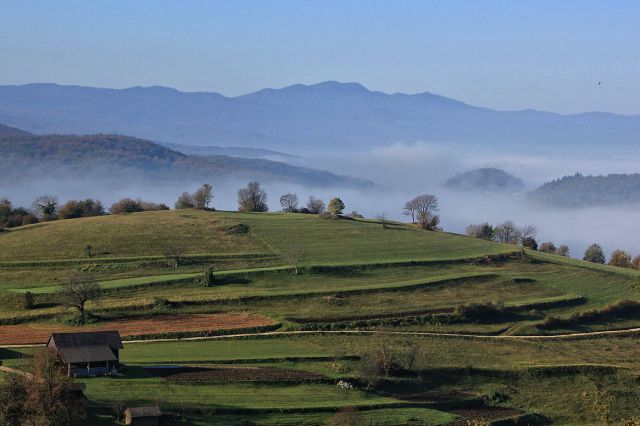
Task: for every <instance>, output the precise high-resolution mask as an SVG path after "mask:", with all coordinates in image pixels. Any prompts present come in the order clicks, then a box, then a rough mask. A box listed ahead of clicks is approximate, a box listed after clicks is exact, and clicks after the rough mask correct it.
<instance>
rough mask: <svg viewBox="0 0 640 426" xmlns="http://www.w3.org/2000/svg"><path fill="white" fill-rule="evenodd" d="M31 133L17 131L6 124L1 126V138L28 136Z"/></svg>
mask: <svg viewBox="0 0 640 426" xmlns="http://www.w3.org/2000/svg"><path fill="white" fill-rule="evenodd" d="M30 134H31V133H29V132H25V131H24V130H20V129H16V128H15V127H9V126H5V125H4V124H0V138H2V137H7V136H28V135H30Z"/></svg>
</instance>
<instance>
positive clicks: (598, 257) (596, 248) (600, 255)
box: [582, 244, 606, 264]
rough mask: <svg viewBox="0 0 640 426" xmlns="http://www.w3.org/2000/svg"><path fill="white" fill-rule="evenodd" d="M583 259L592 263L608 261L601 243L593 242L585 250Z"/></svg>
mask: <svg viewBox="0 0 640 426" xmlns="http://www.w3.org/2000/svg"><path fill="white" fill-rule="evenodd" d="M582 260H586V261H587V262H592V263H602V264H604V263H605V262H606V258H605V256H604V251H603V250H602V247H600V245H599V244H591V245H590V246H589V247H587V249H586V250H585V252H584V256H583V257H582Z"/></svg>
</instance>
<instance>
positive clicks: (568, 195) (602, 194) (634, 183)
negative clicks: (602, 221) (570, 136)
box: [529, 173, 640, 207]
mask: <svg viewBox="0 0 640 426" xmlns="http://www.w3.org/2000/svg"><path fill="white" fill-rule="evenodd" d="M529 196H530V198H531V199H533V200H535V201H537V202H542V203H545V204H550V205H554V206H559V207H584V206H605V205H616V204H619V205H622V204H635V203H640V174H638V173H635V174H610V175H607V176H583V175H581V174H579V173H577V174H575V175H573V176H564V177H563V178H561V179H556V180H554V181H551V182H547V183H545V184H544V185H542V186H540V187H539V188H537V189H535V190H534V191H532V192H530V193H529Z"/></svg>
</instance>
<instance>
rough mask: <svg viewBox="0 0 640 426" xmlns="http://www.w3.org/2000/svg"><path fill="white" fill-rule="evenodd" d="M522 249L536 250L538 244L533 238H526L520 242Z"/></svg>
mask: <svg viewBox="0 0 640 426" xmlns="http://www.w3.org/2000/svg"><path fill="white" fill-rule="evenodd" d="M522 247H524V248H528V249H531V250H538V242H537V241H536V239H535V238H533V237H526V238H524V239H523V240H522Z"/></svg>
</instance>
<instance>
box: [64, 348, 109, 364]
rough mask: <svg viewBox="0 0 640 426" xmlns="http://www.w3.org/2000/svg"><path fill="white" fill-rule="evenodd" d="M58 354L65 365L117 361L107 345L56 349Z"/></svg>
mask: <svg viewBox="0 0 640 426" xmlns="http://www.w3.org/2000/svg"><path fill="white" fill-rule="evenodd" d="M58 354H59V355H60V358H62V361H64V362H65V363H67V364H69V363H77V362H101V361H117V360H118V358H117V357H116V355H115V354H114V353H113V349H111V347H110V346H108V345H100V346H82V347H77V348H71V347H63V348H58Z"/></svg>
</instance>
